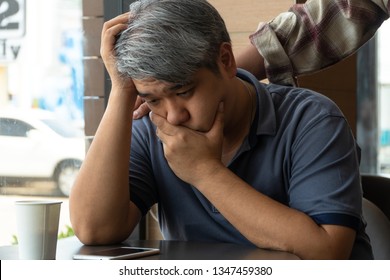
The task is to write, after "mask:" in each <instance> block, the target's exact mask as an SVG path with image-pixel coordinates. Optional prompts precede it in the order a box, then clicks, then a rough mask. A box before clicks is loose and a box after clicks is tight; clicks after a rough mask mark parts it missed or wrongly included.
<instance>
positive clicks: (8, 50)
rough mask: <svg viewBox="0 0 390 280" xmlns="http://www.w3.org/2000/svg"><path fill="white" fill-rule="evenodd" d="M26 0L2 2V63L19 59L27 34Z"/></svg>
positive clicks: (4, 0)
mask: <svg viewBox="0 0 390 280" xmlns="http://www.w3.org/2000/svg"><path fill="white" fill-rule="evenodd" d="M25 8H26V7H25V0H0V62H2V61H13V60H15V59H16V58H17V57H18V54H19V50H20V45H21V39H22V38H23V36H24V34H25V20H26V11H25Z"/></svg>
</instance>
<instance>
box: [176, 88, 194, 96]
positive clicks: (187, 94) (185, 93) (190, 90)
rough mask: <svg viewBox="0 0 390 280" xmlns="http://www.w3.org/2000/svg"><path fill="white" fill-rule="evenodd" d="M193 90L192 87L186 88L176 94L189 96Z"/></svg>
mask: <svg viewBox="0 0 390 280" xmlns="http://www.w3.org/2000/svg"><path fill="white" fill-rule="evenodd" d="M192 92H193V89H189V90H186V91H183V92H179V93H178V94H177V95H178V96H182V97H186V96H190V95H191V94H192Z"/></svg>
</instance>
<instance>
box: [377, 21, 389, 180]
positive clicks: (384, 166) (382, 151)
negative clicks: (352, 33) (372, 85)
mask: <svg viewBox="0 0 390 280" xmlns="http://www.w3.org/2000/svg"><path fill="white" fill-rule="evenodd" d="M388 34H390V21H389V20H388V21H386V22H384V23H383V24H382V26H381V27H380V29H379V31H378V95H379V96H378V104H379V106H378V110H379V112H378V113H379V124H378V126H379V140H378V142H379V158H378V161H379V168H380V170H379V172H380V173H382V174H385V175H387V176H390V114H389V111H388V108H389V106H390V55H389V52H388V50H389V48H390V38H389V36H388Z"/></svg>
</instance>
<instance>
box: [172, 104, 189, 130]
mask: <svg viewBox="0 0 390 280" xmlns="http://www.w3.org/2000/svg"><path fill="white" fill-rule="evenodd" d="M188 119H189V113H188V111H187V110H186V108H185V107H183V106H180V105H178V104H177V103H175V104H170V105H169V107H168V108H167V121H168V122H169V123H170V124H172V125H181V124H183V123H185V122H186V121H188Z"/></svg>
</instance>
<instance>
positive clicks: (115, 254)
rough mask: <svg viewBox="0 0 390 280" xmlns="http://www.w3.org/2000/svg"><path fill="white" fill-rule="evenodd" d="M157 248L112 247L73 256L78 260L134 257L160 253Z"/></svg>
mask: <svg viewBox="0 0 390 280" xmlns="http://www.w3.org/2000/svg"><path fill="white" fill-rule="evenodd" d="M159 252H160V250H159V249H157V248H142V247H118V248H111V249H104V250H98V251H94V252H89V253H84V254H83V253H80V254H76V255H74V256H73V259H76V260H77V259H78V260H104V259H107V260H115V259H133V258H139V257H143V256H149V255H154V254H158V253H159Z"/></svg>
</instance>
